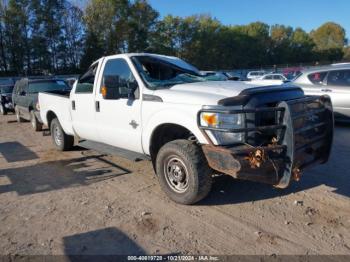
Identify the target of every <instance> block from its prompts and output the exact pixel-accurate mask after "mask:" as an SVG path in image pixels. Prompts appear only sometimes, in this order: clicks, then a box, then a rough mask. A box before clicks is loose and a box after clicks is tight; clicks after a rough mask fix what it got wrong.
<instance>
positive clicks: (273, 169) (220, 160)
mask: <svg viewBox="0 0 350 262" xmlns="http://www.w3.org/2000/svg"><path fill="white" fill-rule="evenodd" d="M288 91H289V92H291V93H292V91H293V90H292V89H289V90H288ZM280 92H281V93H278V92H277V93H274V95H272V97H271V96H268V93H264V92H262V93H259V94H258V95H248V96H241V98H242V99H243V100H244V101H243V103H242V101H237V99H235V100H234V101H225V103H228V104H229V105H219V106H217V107H203V109H202V110H201V111H200V112H199V114H198V125H199V128H200V129H201V130H202V132H203V133H204V134H205V136H206V137H207V139H208V141H210V144H208V145H203V146H202V149H203V152H204V154H205V156H206V158H207V160H208V163H209V166H210V167H211V168H213V169H214V170H216V171H218V172H221V173H224V174H228V175H231V176H233V177H235V178H238V179H245V180H251V181H258V182H263V183H268V184H272V185H274V186H276V187H279V188H286V187H287V186H288V185H289V183H290V181H291V180H292V179H293V180H296V181H298V180H299V179H300V176H301V174H302V171H303V170H304V169H305V168H306V167H309V166H312V165H314V164H318V163H325V162H327V160H328V158H329V155H330V151H331V146H332V140H333V128H334V127H333V125H334V123H333V110H332V104H331V101H330V98H329V97H328V96H317V97H316V96H315V97H309V96H308V97H305V96H304V95H300V93H299V95H292V96H289V95H288V94H287V95H286V93H285V92H284V91H281V90H280ZM278 94H279V95H278ZM281 94H283V95H281ZM283 96H285V97H284V99H286V100H284V101H279V102H275V101H273V100H274V99H275V100H276V98H277V97H279V98H281V97H283ZM243 97H245V98H243ZM267 97H269V98H267ZM273 97H274V98H273ZM287 99H288V100H287ZM271 100H272V101H271ZM258 101H263V104H262V105H261V104H260V105H259V104H257V103H259V102H258ZM237 103H242V105H237ZM210 113H212V114H222V115H225V114H227V115H236V114H239V115H240V118H241V122H240V123H239V125H238V126H233V127H232V128H230V127H228V125H226V126H224V128H223V127H222V126H220V125H219V124H217V125H205V124H203V121H201V118H203V115H205V114H210ZM221 118H222V119H225V118H224V117H221ZM213 132H216V133H217V132H219V133H229V134H240V136H238V137H239V138H240V140H239V141H237V142H236V143H231V144H226V145H222V144H218V142H217V141H215V139H214V138H213V135H212V134H213Z"/></svg>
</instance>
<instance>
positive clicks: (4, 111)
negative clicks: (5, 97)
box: [0, 104, 7, 116]
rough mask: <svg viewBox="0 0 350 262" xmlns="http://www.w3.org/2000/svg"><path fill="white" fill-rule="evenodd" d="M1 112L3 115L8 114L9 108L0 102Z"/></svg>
mask: <svg viewBox="0 0 350 262" xmlns="http://www.w3.org/2000/svg"><path fill="white" fill-rule="evenodd" d="M0 114H2V115H3V116H4V115H7V110H6V108H5V107H4V105H3V104H0Z"/></svg>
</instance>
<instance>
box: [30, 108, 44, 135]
mask: <svg viewBox="0 0 350 262" xmlns="http://www.w3.org/2000/svg"><path fill="white" fill-rule="evenodd" d="M30 123H31V124H32V127H33V129H34V131H36V132H39V131H42V130H43V124H42V123H40V122H39V120H38V119H37V118H36V116H35V114H34V111H30Z"/></svg>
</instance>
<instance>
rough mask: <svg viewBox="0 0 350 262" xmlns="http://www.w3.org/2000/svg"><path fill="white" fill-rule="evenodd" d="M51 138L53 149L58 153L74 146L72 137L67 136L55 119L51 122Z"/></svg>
mask: <svg viewBox="0 0 350 262" xmlns="http://www.w3.org/2000/svg"><path fill="white" fill-rule="evenodd" d="M50 131H51V137H52V140H53V143H54V145H55V147H56V148H57V149H58V150H60V151H68V150H70V149H71V148H72V147H73V145H74V137H73V136H70V135H67V134H66V133H65V132H64V130H63V129H62V126H61V124H60V122H59V121H58V119H57V118H55V119H53V120H52V121H51V125H50Z"/></svg>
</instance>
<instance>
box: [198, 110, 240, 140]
mask: <svg viewBox="0 0 350 262" xmlns="http://www.w3.org/2000/svg"><path fill="white" fill-rule="evenodd" d="M200 124H201V126H203V127H210V128H220V129H237V128H242V127H243V116H242V114H223V113H209V112H203V113H201V115H200ZM206 132H207V134H208V136H209V138H210V139H211V140H212V141H213V143H214V144H217V145H229V144H233V143H237V142H241V141H242V139H243V134H242V133H232V132H226V131H217V130H215V129H214V130H206Z"/></svg>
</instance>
